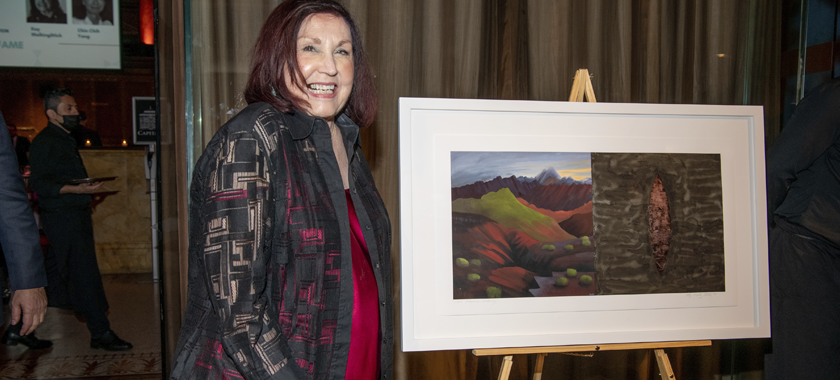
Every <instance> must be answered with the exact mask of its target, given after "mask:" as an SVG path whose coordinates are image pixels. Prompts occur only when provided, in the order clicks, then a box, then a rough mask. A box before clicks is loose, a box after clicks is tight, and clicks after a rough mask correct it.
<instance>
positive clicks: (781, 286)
mask: <svg viewBox="0 0 840 380" xmlns="http://www.w3.org/2000/svg"><path fill="white" fill-rule="evenodd" d="M777 220H778V218H777ZM796 232H797V231H796V227H793V226H791V225H789V224H787V223H785V222H783V221H781V222H780V221H777V226H776V227H774V228H773V229H772V230H771V231H770V310H771V315H770V323H771V333H772V340H773V353H772V354H768V355H767V356H766V357H765V366H764V367H765V379H768V380H776V379H785V380H790V379H799V380H809V379H837V378H840V250H838V249H837V248H836V247H834V246H832V245H831V244H828V243H826V242H824V241H820V240H818V239H814V238H809V237H806V236H804V235H802V234H797V233H796Z"/></svg>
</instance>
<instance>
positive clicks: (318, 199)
mask: <svg viewBox="0 0 840 380" xmlns="http://www.w3.org/2000/svg"><path fill="white" fill-rule="evenodd" d="M337 124H338V125H339V127H341V130H342V134H343V136H344V140H345V144H346V145H345V147H346V151H347V154H348V157H349V162H350V173H349V175H350V192H351V196H352V199H353V203H354V205H355V207H356V213H357V214H358V218H359V223H360V224H361V226H362V229H363V233H364V237H365V242H366V244H367V247H368V251H369V253H370V258H371V265H372V266H373V269H374V272H375V274H376V282H377V285H378V288H379V299H380V302H379V305H380V310H379V313H380V319H381V321H380V326H381V336H382V342H381V353H382V362H381V363H382V367H381V373H382V379H383V380H387V379H388V378H389V377H390V375H391V373H392V362H393V301H392V296H391V264H390V263H391V258H390V246H391V225H390V222H389V219H388V214H387V211H386V210H385V207H384V204H383V202H382V200H381V198H380V196H379V192H378V191H377V190H376V187H375V185H374V183H373V178H372V176H371V173H370V169H369V168H368V165H367V162H366V161H365V158H364V157H363V156H362V152H361V147H360V145H359V128H358V127H357V126H356V125H355V124H354V123H353V122H352V121H351V120H350V119H349V118H348V117H346V116H345V115H341V116H340V117H339V118H338V119H337ZM350 233H351V232H350V224H349V219H348V214H347V205H346V199H345V194H344V186H343V185H342V181H341V176H340V174H339V169H338V163H337V162H336V160H335V155H334V153H333V150H332V144H331V140H330V131H329V127H328V125H327V123H326V121H325V120H323V119H320V118H313V117H310V116H307V115H305V114H303V113H302V112H296V113H295V114H293V115H290V114H285V113H281V112H279V111H277V110H276V109H275V108H274V107H272V106H270V105H268V104H265V103H255V104H251V105H250V106H248V107H247V108H245V109H244V110H243V111H242V112H240V113H239V114H238V115H236V116H235V117H234V118H233V119H231V120H230V121H229V122H227V123H226V124H225V125H224V126H222V128H221V129H220V130H219V131H218V132H217V133H216V135H215V136H214V137H213V139H212V140H211V141H210V143H209V144H208V145H207V148H206V149H205V151H204V154H202V156H201V158H200V159H199V160H198V163H197V164H196V168H195V172H194V174H193V180H192V185H191V188H190V248H189V251H190V252H189V288H188V296H187V310H186V314H185V316H184V322H183V325H182V327H181V333H180V336H179V340H178V345H177V349H176V355H175V359H174V363H173V369H172V378H174V379H222V378H238V376H241V377H244V378H245V379H308V378H314V379H342V378H344V374H345V370H346V365H347V357H348V352H349V348H350V329H351V325H352V316H353V277H352V260H351V259H350V255H351V249H350Z"/></svg>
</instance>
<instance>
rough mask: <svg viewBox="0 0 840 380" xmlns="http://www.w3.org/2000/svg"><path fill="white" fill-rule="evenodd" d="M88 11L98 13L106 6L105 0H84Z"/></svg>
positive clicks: (83, 2)
mask: <svg viewBox="0 0 840 380" xmlns="http://www.w3.org/2000/svg"><path fill="white" fill-rule="evenodd" d="M82 4H84V6H85V9H87V13H91V14H95V15H98V14H99V12H102V9H103V8H105V0H82Z"/></svg>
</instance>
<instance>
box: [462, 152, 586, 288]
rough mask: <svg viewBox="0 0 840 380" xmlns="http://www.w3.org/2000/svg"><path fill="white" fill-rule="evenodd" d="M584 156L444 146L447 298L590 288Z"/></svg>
mask: <svg viewBox="0 0 840 380" xmlns="http://www.w3.org/2000/svg"><path fill="white" fill-rule="evenodd" d="M590 156H591V155H590V153H556V152H548V153H542V152H451V158H452V163H451V170H452V251H453V292H454V294H453V297H454V299H474V298H508V297H545V296H571V295H591V294H594V292H595V291H594V289H595V281H596V276H595V248H596V247H595V241H594V239H593V218H592V178H591V158H590Z"/></svg>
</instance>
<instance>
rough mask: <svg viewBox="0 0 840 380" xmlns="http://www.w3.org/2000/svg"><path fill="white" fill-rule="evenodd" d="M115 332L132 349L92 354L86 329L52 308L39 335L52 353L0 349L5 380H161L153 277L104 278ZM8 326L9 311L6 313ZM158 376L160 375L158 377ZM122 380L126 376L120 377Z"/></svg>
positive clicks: (1, 374) (0, 369) (1, 375)
mask: <svg viewBox="0 0 840 380" xmlns="http://www.w3.org/2000/svg"><path fill="white" fill-rule="evenodd" d="M102 280H103V283H104V285H105V293H106V294H107V296H108V303H109V305H110V311H109V315H108V318H109V320H110V321H111V329H112V330H114V331H115V332H116V333H117V335H119V336H120V338H122V339H125V340H127V341H129V342H131V343H132V344H133V345H134V348H133V349H132V350H130V351H126V352H108V351H104V350H95V349H91V348H90V334H89V333H88V331H87V328H86V327H85V324H84V323H83V322H81V321H79V320H78V319H77V318H76V316H75V315H74V314H73V313H72V312H68V311H65V310H60V309H55V308H49V309H48V310H47V316H46V319H45V320H44V323H43V324H41V325H40V326H39V327H38V329H37V331H36V334H37V336H38V337H39V338H41V339H49V340H52V342H53V347H52V348H49V349H46V350H37V351H36V350H29V349H27V347H26V346H23V345H18V346H5V345H2V344H0V380H2V379H15V378H18V379H20V378H23V379H88V378H96V379H98V380H102V379H122V380H146V379H160V321H159V315H160V313H159V310H160V309H159V302H158V286H157V284H156V283H155V282H154V281H153V280H152V275H151V274H118V275H103V276H102ZM4 312H5V314H6V319H7V320H8V318H9V317H8V316H9V308H8V306H6V307H5V308H4ZM155 373H157V374H155ZM120 375H122V376H120Z"/></svg>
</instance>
